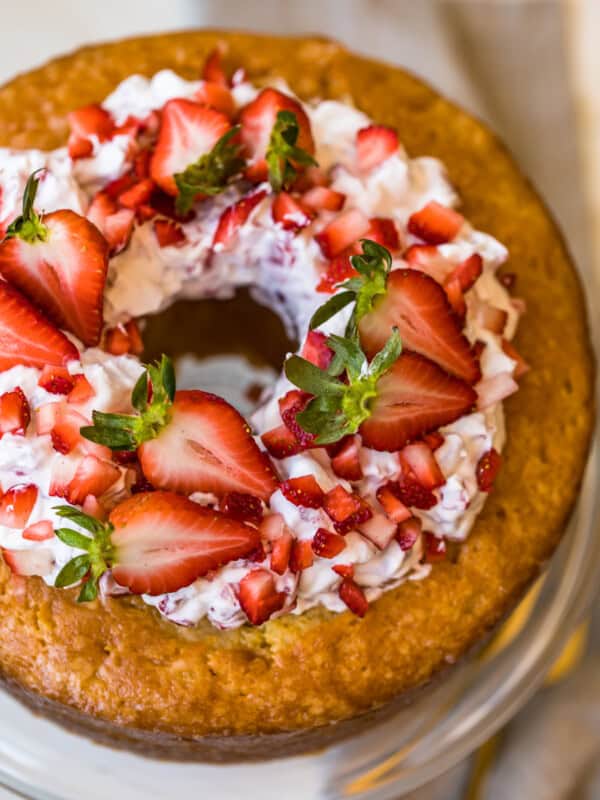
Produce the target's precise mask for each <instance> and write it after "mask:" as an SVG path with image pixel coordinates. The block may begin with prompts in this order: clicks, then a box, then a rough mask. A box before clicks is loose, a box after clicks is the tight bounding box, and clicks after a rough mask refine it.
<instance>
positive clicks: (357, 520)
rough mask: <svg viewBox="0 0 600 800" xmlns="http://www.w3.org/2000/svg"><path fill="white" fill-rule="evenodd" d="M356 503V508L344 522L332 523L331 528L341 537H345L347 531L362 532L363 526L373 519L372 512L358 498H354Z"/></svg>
mask: <svg viewBox="0 0 600 800" xmlns="http://www.w3.org/2000/svg"><path fill="white" fill-rule="evenodd" d="M354 499H355V500H356V501H357V508H356V511H354V512H353V513H352V514H350V515H349V516H347V517H346V518H345V519H344V520H341V521H339V522H338V521H335V522H334V523H333V527H334V528H335V529H336V531H337V532H338V533H341V534H342V536H345V535H346V534H347V533H348V532H349V531H352V530H356V529H357V528H358V529H359V530H362V527H363V525H365V524H366V523H368V522H369V520H370V519H371V518H372V517H373V512H372V511H371V508H370V506H369V505H368V504H367V503H366V502H365V501H364V500H363V499H362V498H360V497H354Z"/></svg>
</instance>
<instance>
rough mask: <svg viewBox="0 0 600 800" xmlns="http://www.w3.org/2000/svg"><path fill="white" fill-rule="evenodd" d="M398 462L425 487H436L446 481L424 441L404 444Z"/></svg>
mask: <svg viewBox="0 0 600 800" xmlns="http://www.w3.org/2000/svg"><path fill="white" fill-rule="evenodd" d="M400 463H401V464H402V468H403V470H404V469H406V468H407V467H408V469H409V470H410V472H412V474H413V475H414V476H415V477H416V479H417V480H418V481H419V483H420V484H421V485H422V486H424V487H425V488H426V489H436V488H437V487H438V486H442V485H443V484H444V483H445V482H446V479H445V478H444V475H443V473H442V471H441V469H440V467H439V464H438V463H437V461H436V460H435V456H434V455H433V453H432V452H431V450H430V449H429V447H428V446H427V445H426V444H425V442H415V443H414V444H409V445H406V447H404V448H403V449H402V451H401V452H400Z"/></svg>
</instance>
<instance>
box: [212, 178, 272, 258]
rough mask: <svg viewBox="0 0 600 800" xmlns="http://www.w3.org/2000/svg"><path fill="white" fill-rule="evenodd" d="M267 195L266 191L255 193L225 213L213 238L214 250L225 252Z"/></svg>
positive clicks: (230, 207)
mask: <svg viewBox="0 0 600 800" xmlns="http://www.w3.org/2000/svg"><path fill="white" fill-rule="evenodd" d="M266 194H267V193H266V191H264V190H262V189H261V190H260V191H258V192H253V193H252V194H248V195H246V197H242V199H241V200H238V201H237V203H234V204H233V205H232V206H229V207H228V208H226V209H225V211H223V213H222V214H221V217H220V219H219V224H218V225H217V229H216V231H215V234H214V236H213V241H212V246H213V248H214V249H219V250H223V249H225V248H227V247H228V246H229V245H230V244H231V242H232V241H233V239H234V237H235V236H236V234H237V230H238V228H239V227H241V226H242V225H243V224H244V223H245V222H247V220H248V218H249V216H250V214H251V213H252V211H253V210H254V209H255V208H256V206H257V205H258V204H259V203H260V201H261V200H262V199H263V198H264V197H266Z"/></svg>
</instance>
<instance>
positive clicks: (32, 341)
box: [0, 282, 79, 370]
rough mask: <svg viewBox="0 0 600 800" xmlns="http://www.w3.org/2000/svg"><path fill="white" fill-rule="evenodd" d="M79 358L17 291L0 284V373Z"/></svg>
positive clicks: (69, 344)
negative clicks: (14, 368) (21, 365)
mask: <svg viewBox="0 0 600 800" xmlns="http://www.w3.org/2000/svg"><path fill="white" fill-rule="evenodd" d="M78 358H79V352H78V350H77V348H76V347H75V345H74V344H72V342H70V341H69V339H67V337H66V336H65V335H64V333H62V332H61V331H59V330H57V329H56V328H55V327H54V326H53V325H52V324H50V322H48V320H47V319H46V318H45V317H43V316H42V315H41V314H40V312H39V311H37V309H35V308H34V307H33V306H32V305H31V304H30V303H29V302H28V301H27V300H26V299H25V298H24V297H23V295H21V294H20V293H19V292H18V291H17V290H16V289H13V288H12V286H9V284H8V283H3V282H0V370H6V369H10V368H11V367H14V366H17V365H18V364H23V365H24V366H26V367H38V368H40V369H42V368H43V367H45V366H46V365H47V364H51V365H54V366H61V365H64V364H67V363H68V362H69V361H73V360H75V359H78Z"/></svg>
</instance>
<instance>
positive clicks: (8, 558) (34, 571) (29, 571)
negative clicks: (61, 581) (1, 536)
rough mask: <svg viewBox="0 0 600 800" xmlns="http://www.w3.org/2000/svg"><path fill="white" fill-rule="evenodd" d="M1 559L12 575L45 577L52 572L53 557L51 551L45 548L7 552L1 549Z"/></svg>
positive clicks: (5, 549)
mask: <svg viewBox="0 0 600 800" xmlns="http://www.w3.org/2000/svg"><path fill="white" fill-rule="evenodd" d="M2 558H3V559H4V561H5V563H6V565H7V567H8V568H9V569H10V571H11V572H12V573H13V574H14V575H23V576H25V577H30V576H32V575H39V576H40V577H42V578H43V577H45V576H46V575H49V574H50V573H51V572H52V568H53V567H54V556H53V555H52V550H50V549H49V548H45V547H39V548H38V547H36V548H29V549H27V550H8V549H7V548H5V547H3V548H2Z"/></svg>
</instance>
